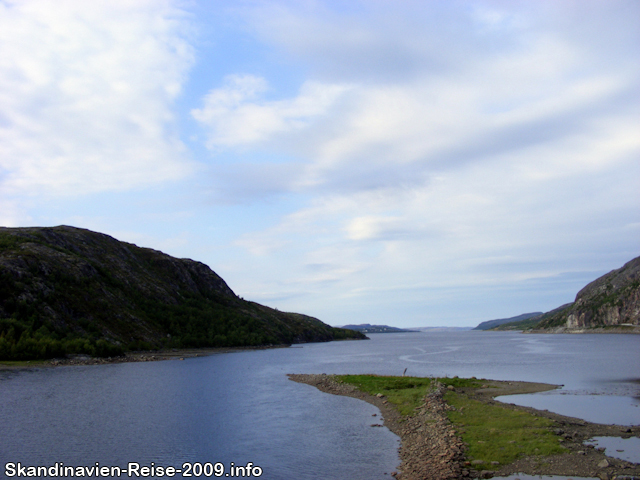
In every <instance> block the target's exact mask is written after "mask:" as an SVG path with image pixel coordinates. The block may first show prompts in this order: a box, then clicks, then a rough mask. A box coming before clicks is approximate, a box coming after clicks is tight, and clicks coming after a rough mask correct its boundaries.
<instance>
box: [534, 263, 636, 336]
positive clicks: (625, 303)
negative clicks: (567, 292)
mask: <svg viewBox="0 0 640 480" xmlns="http://www.w3.org/2000/svg"><path fill="white" fill-rule="evenodd" d="M624 325H640V257H637V258H634V259H633V260H631V261H630V262H628V263H626V264H625V265H624V266H623V267H622V268H619V269H617V270H613V271H612V272H609V273H607V274H606V275H603V276H602V277H600V278H598V279H597V280H594V281H593V282H591V283H590V284H589V285H587V286H586V287H584V288H583V289H582V290H580V291H579V292H578V295H576V300H575V302H573V303H571V304H568V305H567V306H566V307H565V308H561V309H556V310H554V311H552V312H549V313H547V314H545V315H544V317H543V318H541V321H540V322H539V323H538V324H537V325H536V327H535V329H536V330H538V329H545V330H549V329H562V330H568V331H571V330H580V329H588V328H597V327H611V326H624Z"/></svg>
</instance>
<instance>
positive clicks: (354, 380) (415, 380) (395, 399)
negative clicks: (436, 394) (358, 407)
mask: <svg viewBox="0 0 640 480" xmlns="http://www.w3.org/2000/svg"><path fill="white" fill-rule="evenodd" d="M336 380H337V381H339V382H344V383H349V384H351V385H354V386H356V387H358V388H359V389H360V390H362V391H363V392H367V393H369V394H371V395H377V394H378V393H381V394H382V395H384V396H385V397H386V400H388V401H389V402H390V403H392V404H393V405H395V406H396V407H397V409H398V411H399V412H400V413H401V414H402V415H411V414H412V413H413V411H414V410H415V409H416V408H417V407H419V406H420V405H422V404H423V403H424V397H425V395H427V393H428V392H429V391H431V390H432V389H433V381H434V379H432V378H419V377H385V376H378V375H337V376H336Z"/></svg>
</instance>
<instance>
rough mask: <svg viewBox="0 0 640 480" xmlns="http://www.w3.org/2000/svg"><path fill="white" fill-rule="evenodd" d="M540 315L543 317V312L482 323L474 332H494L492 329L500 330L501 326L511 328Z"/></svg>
mask: <svg viewBox="0 0 640 480" xmlns="http://www.w3.org/2000/svg"><path fill="white" fill-rule="evenodd" d="M540 315H542V312H533V313H523V314H522V315H518V316H516V317H509V318H499V319H496V320H487V321H486V322H482V323H480V324H478V326H477V327H475V328H474V330H492V329H498V327H500V326H501V325H509V326H511V325H514V324H518V325H519V324H520V323H521V322H523V321H525V320H529V319H531V318H535V317H539V316H540Z"/></svg>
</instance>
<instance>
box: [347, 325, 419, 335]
mask: <svg viewBox="0 0 640 480" xmlns="http://www.w3.org/2000/svg"><path fill="white" fill-rule="evenodd" d="M342 328H346V329H347V330H356V331H358V332H362V333H403V332H415V330H405V329H403V328H398V327H390V326H389V325H371V324H370V323H361V324H360V325H344V326H343V327H342Z"/></svg>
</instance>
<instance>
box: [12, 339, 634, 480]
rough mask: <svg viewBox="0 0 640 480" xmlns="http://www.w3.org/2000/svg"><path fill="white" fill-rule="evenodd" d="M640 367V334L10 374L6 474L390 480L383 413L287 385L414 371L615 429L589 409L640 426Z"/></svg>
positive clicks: (392, 342) (414, 342)
mask: <svg viewBox="0 0 640 480" xmlns="http://www.w3.org/2000/svg"><path fill="white" fill-rule="evenodd" d="M639 366H640V336H633V335H522V334H517V333H487V332H456V333H448V332H438V333H412V334H387V335H384V334H378V335H371V340H369V341H359V342H332V343H324V344H309V345H304V346H301V347H295V348H288V349H274V350H264V351H252V352H240V353H232V354H224V355H213V356H210V357H198V358H193V359H186V360H185V361H166V362H150V363H131V364H115V365H104V366H90V367H60V368H55V369H40V370H32V371H20V372H8V373H7V372H5V373H0V433H1V440H0V467H2V471H1V472H0V476H2V478H5V477H4V473H5V469H4V465H5V463H6V462H22V463H23V464H28V465H47V466H49V465H53V464H54V463H55V462H64V464H65V465H74V466H75V465H94V464H95V462H99V464H100V466H105V465H106V466H112V465H119V466H121V467H125V466H126V464H127V463H128V462H138V463H140V464H141V465H150V464H151V462H155V464H156V465H162V466H175V467H178V468H179V467H180V466H181V465H182V463H184V462H202V463H204V462H211V463H216V462H222V463H223V464H224V465H225V467H226V468H227V469H228V467H229V466H230V464H231V462H234V463H235V464H236V465H245V464H246V463H247V462H253V463H254V464H255V465H259V466H260V467H261V468H262V470H263V474H262V477H261V478H265V479H317V478H333V479H345V480H346V479H384V478H386V479H389V478H391V477H390V476H389V475H388V473H391V472H392V471H394V470H395V468H396V466H397V465H398V457H397V447H398V439H397V437H396V436H395V435H394V434H392V433H391V432H389V431H388V430H387V429H386V428H371V427H370V425H371V424H372V423H377V418H374V417H372V415H373V414H374V413H378V411H377V409H376V408H374V407H373V406H371V405H369V404H367V403H364V402H360V401H358V400H355V399H351V398H344V397H337V396H332V395H327V394H323V393H321V392H319V391H317V390H316V389H314V388H312V387H309V386H307V385H301V384H297V383H294V382H291V381H289V380H288V379H287V377H286V374H287V373H378V374H391V375H401V374H402V372H403V370H404V369H405V368H407V375H416V376H447V375H448V376H454V375H458V376H461V377H462V376H464V377H469V376H476V377H478V378H492V379H498V380H526V381H536V382H548V383H555V384H564V385H565V387H564V388H563V389H562V390H560V391H555V392H551V393H549V394H540V395H532V396H525V397H530V398H535V402H542V403H541V404H537V405H536V406H537V408H547V409H549V410H553V409H554V408H556V406H557V405H558V403H557V400H558V399H562V400H561V403H562V402H564V401H567V402H568V405H569V408H570V409H572V410H571V415H573V416H577V417H581V418H586V419H588V420H595V421H603V419H602V418H601V417H602V415H603V413H602V412H601V411H600V410H601V408H600V406H599V407H598V409H597V411H591V410H589V408H586V409H585V407H584V405H581V402H582V401H583V400H584V399H586V398H597V399H599V401H600V402H603V404H604V405H606V404H607V402H610V403H611V405H615V408H605V410H615V411H616V412H617V413H616V419H615V420H613V421H612V422H611V423H621V424H640V408H639V406H638V405H639V404H640V400H639V399H638V397H639V396H640V385H639V384H638V378H639V377H640V371H639ZM520 397H523V396H520ZM509 401H513V399H510V400H509ZM572 401H573V403H572ZM545 402H546V403H545ZM572 404H573V405H576V407H575V408H573V407H571V405H572ZM561 413H566V412H561ZM617 420H620V421H619V422H618V421H617ZM227 471H228V470H227ZM122 478H126V477H125V476H123V477H122Z"/></svg>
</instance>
